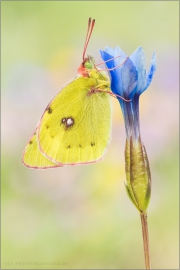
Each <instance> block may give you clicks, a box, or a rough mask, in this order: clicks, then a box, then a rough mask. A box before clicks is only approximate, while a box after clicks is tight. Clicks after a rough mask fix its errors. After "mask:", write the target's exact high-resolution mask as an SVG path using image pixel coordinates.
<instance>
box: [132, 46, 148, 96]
mask: <svg viewBox="0 0 180 270" xmlns="http://www.w3.org/2000/svg"><path fill="white" fill-rule="evenodd" d="M130 59H131V60H132V62H133V64H134V66H135V67H136V70H137V73H138V82H137V88H136V93H137V94H139V95H140V94H141V93H142V92H143V90H144V89H145V86H146V57H145V54H144V51H143V49H142V47H139V48H137V50H136V51H135V52H134V53H133V54H132V55H131V56H130Z"/></svg>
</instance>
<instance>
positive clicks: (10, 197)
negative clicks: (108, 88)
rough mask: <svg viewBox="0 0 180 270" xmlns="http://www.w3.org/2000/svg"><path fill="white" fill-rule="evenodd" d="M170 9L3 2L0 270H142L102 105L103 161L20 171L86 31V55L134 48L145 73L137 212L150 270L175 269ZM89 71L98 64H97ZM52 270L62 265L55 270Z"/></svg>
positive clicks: (120, 151)
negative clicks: (143, 190)
mask: <svg viewBox="0 0 180 270" xmlns="http://www.w3.org/2000/svg"><path fill="white" fill-rule="evenodd" d="M178 10H179V3H178V1H119V2H118V1H116V2H113V1H111V2H110V1H109V2H108V1H107V2H105V1H101V2H98V1H93V2H91V1H89V2H85V1H84V2H78V1H73V2H70V1H69V2H65V1H39V2H38V1H29V2H28V1H27V2H26V1H24V2H21V1H11V2H10V1H8V2H6V1H3V2H2V3H1V15H2V17H1V22H2V24H1V30H2V32H1V34H2V36H1V37H2V43H1V44H2V47H1V56H2V75H1V76H2V81H1V86H2V268H6V269H28V268H33V269H37V268H39V269H47V268H49V269H57V268H58V269H63V268H65V269H144V258H143V246H142V235H141V225H140V217H139V214H138V212H137V210H136V209H135V208H134V206H133V205H132V204H131V202H130V201H129V199H128V197H127V195H126V192H125V188H124V181H125V172H124V148H125V129H124V123H123V119H122V114H121V111H120V107H119V104H118V102H117V100H115V99H113V119H112V121H113V128H112V141H111V144H110V146H109V149H108V151H107V154H106V156H105V158H104V160H103V161H102V162H100V163H97V164H94V165H93V164H92V165H87V166H75V167H64V168H58V169H50V170H39V171H38V170H31V169H28V168H26V167H24V166H23V165H22V163H21V155H22V152H23V149H24V147H25V144H26V142H27V141H28V139H29V137H30V135H31V134H32V132H33V131H34V128H35V126H36V123H37V121H38V119H39V118H40V116H41V114H42V113H43V110H44V108H45V107H46V106H47V104H48V102H49V101H50V99H51V98H52V96H53V95H55V94H56V92H57V91H58V90H59V89H60V88H61V87H62V86H63V85H64V84H65V83H67V82H68V81H69V80H70V79H72V78H73V77H75V76H76V74H77V72H76V71H77V68H78V66H79V65H80V63H81V61H82V49H83V45H84V40H85V35H86V28H87V20H88V18H89V17H92V18H95V19H96V25H95V29H94V31H93V35H92V38H91V40H90V44H89V47H88V51H87V53H88V54H90V55H92V56H94V57H95V58H97V57H98V56H99V49H103V48H104V47H105V46H111V47H115V46H116V45H118V46H120V47H121V48H122V49H123V50H124V51H125V52H126V53H127V54H128V55H130V54H131V53H133V51H135V50H136V48H137V47H138V46H142V47H143V48H144V51H145V53H146V56H147V68H148V66H149V64H150V60H151V55H152V53H153V52H154V51H156V53H157V72H156V74H155V77H154V79H153V82H152V85H151V86H150V87H149V89H148V90H147V91H146V92H145V93H144V94H143V95H142V97H141V100H140V122H141V133H142V139H143V141H144V144H145V146H146V150H147V152H148V156H149V160H150V166H151V173H152V197H151V202H150V205H149V208H148V219H149V234H150V252H151V262H152V269H178V268H179V250H178V248H179V231H178V226H179V224H178V222H179V217H178V215H179V214H178V213H179V211H178V210H179V208H178V207H179V201H178V148H179V147H178V121H179V119H178V88H179V84H178V76H179V75H178V74H179V73H178V61H179V45H178V40H179V39H178V38H179V36H178V35H179V34H178V33H179V29H178V28H179V27H178V23H179V13H178ZM99 61H101V60H99ZM63 264H64V265H63Z"/></svg>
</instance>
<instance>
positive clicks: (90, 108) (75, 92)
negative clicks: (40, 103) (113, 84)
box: [37, 77, 111, 166]
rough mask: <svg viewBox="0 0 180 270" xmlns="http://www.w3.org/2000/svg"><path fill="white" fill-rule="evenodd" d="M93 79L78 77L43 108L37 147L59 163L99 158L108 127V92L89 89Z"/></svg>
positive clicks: (105, 145) (93, 86)
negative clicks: (92, 91) (94, 91)
mask: <svg viewBox="0 0 180 270" xmlns="http://www.w3.org/2000/svg"><path fill="white" fill-rule="evenodd" d="M96 86H97V82H96V80H95V79H92V78H85V77H78V78H76V79H75V80H74V81H72V82H71V83H70V84H68V85H67V86H66V87H65V88H64V89H63V90H62V91H61V92H60V93H59V94H58V95H57V96H55V98H54V99H53V100H52V101H51V102H50V104H49V105H48V107H47V108H46V110H45V112H44V114H43V116H42V118H41V121H40V124H39V127H38V131H37V133H38V144H39V149H40V151H41V152H42V153H43V155H45V156H46V157H47V158H48V159H50V160H51V161H52V162H54V163H56V164H59V165H61V166H62V165H76V164H87V163H93V162H96V161H98V160H100V159H101V158H102V156H103V155H104V153H105V150H106V148H107V145H108V142H109V139H110V131H111V106H110V100H109V95H108V94H106V93H103V92H97V93H91V90H92V89H94V88H96Z"/></svg>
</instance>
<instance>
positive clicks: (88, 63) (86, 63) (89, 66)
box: [84, 62, 92, 69]
mask: <svg viewBox="0 0 180 270" xmlns="http://www.w3.org/2000/svg"><path fill="white" fill-rule="evenodd" d="M84 66H85V67H86V68H88V69H92V64H91V63H90V62H85V63H84Z"/></svg>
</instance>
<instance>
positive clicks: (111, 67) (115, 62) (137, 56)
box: [100, 47, 156, 214]
mask: <svg viewBox="0 0 180 270" xmlns="http://www.w3.org/2000/svg"><path fill="white" fill-rule="evenodd" d="M100 53H101V57H102V59H103V60H104V62H105V65H106V67H107V69H108V72H109V76H110V79H111V90H112V92H113V93H114V94H116V95H119V96H121V97H123V98H125V99H128V100H131V101H130V102H126V101H124V100H122V99H121V98H119V97H117V98H118V100H119V103H120V105H121V109H122V113H123V117H124V122H125V128H126V135H127V138H126V147H125V170H126V180H127V181H126V183H125V187H126V191H127V194H128V196H129V197H130V199H131V201H132V202H133V203H134V205H135V206H136V208H137V209H138V210H139V211H140V213H141V214H142V213H143V214H144V213H146V210H147V207H148V204H149V200H150V196H151V173H150V168H149V161H148V156H147V153H146V149H145V146H144V144H143V143H142V141H141V135H140V126H139V97H140V95H141V94H142V93H143V92H144V91H145V90H146V89H147V88H148V87H149V85H150V84H151V81H152V78H153V75H154V73H155V71H156V54H155V53H154V54H153V56H152V60H151V64H150V69H149V72H148V73H147V74H146V58H145V54H144V51H143V49H142V48H141V47H139V48H138V49H137V50H136V51H135V52H134V53H133V54H132V55H131V56H130V57H127V55H126V54H125V53H124V52H123V51H122V50H121V49H120V48H119V47H116V48H115V49H112V48H110V47H106V48H105V50H104V51H100Z"/></svg>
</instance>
